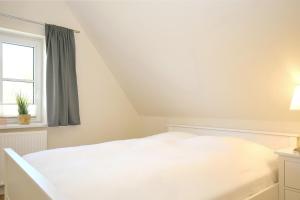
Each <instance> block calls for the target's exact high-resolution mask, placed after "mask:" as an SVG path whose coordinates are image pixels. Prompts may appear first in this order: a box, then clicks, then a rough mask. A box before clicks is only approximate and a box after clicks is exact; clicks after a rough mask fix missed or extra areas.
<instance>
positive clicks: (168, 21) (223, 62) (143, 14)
mask: <svg viewBox="0 0 300 200" xmlns="http://www.w3.org/2000/svg"><path fill="white" fill-rule="evenodd" d="M69 5H70V7H71V9H72V10H73V12H74V14H75V15H76V16H77V18H78V19H79V21H80V22H81V24H82V25H83V26H84V27H85V28H86V31H87V33H88V35H89V36H90V38H91V40H92V41H93V42H94V44H95V46H96V48H97V50H98V51H99V52H100V53H101V55H102V56H103V58H104V60H105V61H106V62H107V63H109V67H110V69H111V70H112V72H113V73H114V75H115V77H116V78H117V80H118V81H119V82H120V85H121V86H122V88H123V89H124V91H125V92H126V94H127V95H128V97H129V98H130V100H131V102H132V103H133V105H134V107H135V108H136V109H137V111H138V113H139V114H141V115H144V116H145V117H143V122H144V124H146V126H147V127H149V128H150V129H149V130H150V132H153V131H155V130H163V129H162V127H163V126H162V124H163V123H164V122H165V121H170V119H172V120H173V119H174V118H175V119H178V118H180V119H181V120H180V121H181V122H182V121H184V122H187V121H192V123H199V124H203V125H206V124H207V125H210V126H219V127H220V126H226V127H231V128H250V129H260V130H273V129H278V130H277V131H280V130H289V131H292V132H300V126H299V124H300V112H293V111H290V110H289V104H290V100H291V96H292V92H293V89H294V87H295V85H296V84H300V56H299V55H300V26H299V24H300V12H299V9H300V1H298V0H263V1H262V0H242V1H237V0H226V1H219V0H210V1H197V0H192V1H130V0H124V1H97V2H95V1H94V2H78V1H76V2H74V1H70V2H69ZM164 118H165V119H164ZM159 119H162V121H160V120H159ZM195 119H197V120H195ZM177 121H178V120H177ZM195 121H197V122H195ZM150 125H151V126H150ZM151 130H152V131H151ZM155 132H157V131H155Z"/></svg>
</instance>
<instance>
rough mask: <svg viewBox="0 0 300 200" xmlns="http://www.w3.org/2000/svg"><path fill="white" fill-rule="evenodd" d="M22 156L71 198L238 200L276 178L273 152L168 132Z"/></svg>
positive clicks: (245, 143) (230, 140) (226, 139)
mask: <svg viewBox="0 0 300 200" xmlns="http://www.w3.org/2000/svg"><path fill="white" fill-rule="evenodd" d="M24 158H25V159H26V160H27V161H28V162H29V163H30V164H31V165H33V166H34V167H35V168H36V169H37V170H38V171H40V172H41V174H43V175H44V176H45V177H46V178H47V179H49V181H50V182H51V183H53V184H54V185H55V186H56V187H57V188H58V190H59V191H60V192H61V193H62V194H64V195H65V196H66V197H68V199H70V200H210V199H224V200H225V199H226V200H235V199H239V200H241V199H244V198H246V197H248V196H249V195H251V194H253V193H256V192H258V191H260V190H262V189H263V188H266V187H267V186H269V185H271V184H273V183H274V182H276V181H277V178H276V166H277V164H276V157H275V155H274V154H273V152H272V151H271V150H270V149H268V148H266V147H263V146H261V145H258V144H255V143H252V142H249V141H246V140H241V139H237V138H233V137H220V136H196V135H194V134H189V133H175V132H173V133H172V132H171V133H164V134H160V135H157V136H152V137H146V138H142V139H132V140H123V141H114V142H106V143H102V144H96V145H88V146H80V147H70V148H62V149H54V150H48V151H43V152H38V153H33V154H29V155H26V156H25V157H24Z"/></svg>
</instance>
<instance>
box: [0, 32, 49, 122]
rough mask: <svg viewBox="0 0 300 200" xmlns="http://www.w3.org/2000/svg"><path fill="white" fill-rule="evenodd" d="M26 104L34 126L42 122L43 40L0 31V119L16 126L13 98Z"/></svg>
mask: <svg viewBox="0 0 300 200" xmlns="http://www.w3.org/2000/svg"><path fill="white" fill-rule="evenodd" d="M20 93H21V94H22V95H23V96H25V97H27V99H28V100H29V103H30V105H29V113H30V114H31V116H32V121H33V122H42V121H43V113H44V112H43V98H42V97H43V38H41V37H36V36H28V35H25V34H17V33H14V32H8V31H2V30H0V116H4V117H7V118H8V119H9V122H10V123H15V122H16V117H17V115H18V108H17V105H16V95H17V94H20Z"/></svg>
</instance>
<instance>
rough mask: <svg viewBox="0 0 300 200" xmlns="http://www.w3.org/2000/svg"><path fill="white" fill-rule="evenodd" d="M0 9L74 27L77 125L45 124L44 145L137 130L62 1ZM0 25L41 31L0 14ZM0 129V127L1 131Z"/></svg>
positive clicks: (131, 111)
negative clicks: (45, 143) (79, 119)
mask: <svg viewBox="0 0 300 200" xmlns="http://www.w3.org/2000/svg"><path fill="white" fill-rule="evenodd" d="M0 11H1V12H4V13H8V14H12V15H16V16H19V17H24V18H28V19H32V20H36V21H41V22H47V23H52V24H56V25H61V26H66V27H70V28H74V29H78V30H80V31H81V33H79V34H76V48H77V75H78V87H79V88H78V89H79V102H80V114H81V122H82V124H81V125H80V126H68V127H58V128H48V135H49V138H48V141H49V144H48V146H49V147H50V148H53V147H62V146H70V145H80V144H89V143H97V142H101V141H106V140H112V139H123V138H131V137H136V136H138V135H140V134H141V131H142V128H141V123H140V122H141V121H140V117H139V116H138V114H137V112H136V111H135V109H134V108H133V107H132V105H131V103H130V102H129V101H128V99H127V97H126V95H125V94H124V92H123V90H122V89H121V88H120V87H119V85H118V83H117V82H116V80H115V79H114V77H113V76H112V74H111V72H110V71H109V69H108V67H107V66H106V64H105V63H104V61H103V59H102V57H101V56H100V55H99V53H98V52H97V51H96V49H95V48H94V46H93V44H92V43H91V42H90V41H89V39H88V37H87V35H86V33H85V31H84V30H83V29H82V27H81V26H80V24H79V23H78V22H77V20H76V19H75V18H74V17H73V14H72V12H71V11H70V10H69V7H68V6H67V5H66V4H65V3H63V2H57V1H55V2H37V1H36V2H28V1H26V2H3V1H1V2H0ZM0 26H1V27H6V28H11V29H15V30H20V31H25V32H31V33H36V34H43V32H44V29H43V27H41V26H39V25H33V24H28V23H26V22H20V21H16V20H12V19H6V18H3V17H0ZM2 132H3V131H2Z"/></svg>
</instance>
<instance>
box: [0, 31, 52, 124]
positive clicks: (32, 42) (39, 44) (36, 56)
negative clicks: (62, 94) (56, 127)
mask: <svg viewBox="0 0 300 200" xmlns="http://www.w3.org/2000/svg"><path fill="white" fill-rule="evenodd" d="M44 41H45V38H44V37H42V36H37V35H33V34H26V33H21V32H16V31H12V30H7V29H2V28H0V106H2V105H8V104H2V103H3V102H2V101H3V98H2V90H3V81H5V80H7V81H12V82H30V83H33V85H34V86H33V87H34V91H33V92H34V96H33V98H34V99H33V101H34V104H33V105H36V115H35V116H32V120H31V121H32V122H33V123H44V122H45V118H46V109H45V102H44V99H45V98H44V96H45V95H44V94H45V92H44V91H45V90H44V88H45V87H44V85H45V84H44V63H45V62H44V57H45V55H44V43H45V42H44ZM2 43H8V44H15V45H21V46H28V47H33V81H28V80H26V79H25V80H23V79H18V78H16V79H14V78H3V74H2V72H3V66H2V65H3V58H2V55H3V54H2ZM5 118H6V119H7V123H8V124H16V123H18V120H17V116H16V117H15V116H12V117H5Z"/></svg>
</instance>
